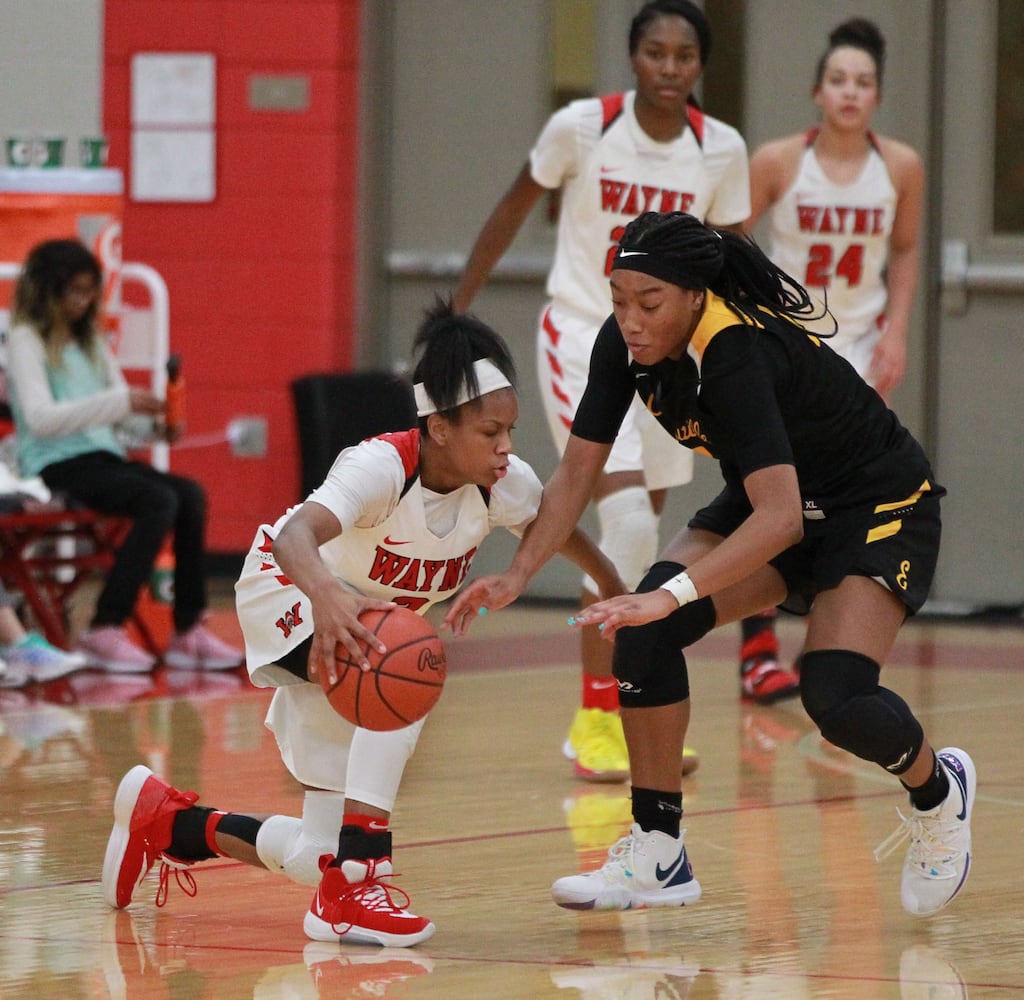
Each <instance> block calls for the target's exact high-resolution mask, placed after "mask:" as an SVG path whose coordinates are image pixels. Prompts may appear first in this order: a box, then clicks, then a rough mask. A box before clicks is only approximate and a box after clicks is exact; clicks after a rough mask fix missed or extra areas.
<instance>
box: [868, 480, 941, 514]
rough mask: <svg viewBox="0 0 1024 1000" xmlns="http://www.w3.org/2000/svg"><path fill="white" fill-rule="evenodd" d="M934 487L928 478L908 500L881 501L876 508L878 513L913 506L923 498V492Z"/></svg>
mask: <svg viewBox="0 0 1024 1000" xmlns="http://www.w3.org/2000/svg"><path fill="white" fill-rule="evenodd" d="M931 488H932V484H931V483H929V482H928V480H927V479H926V480H925V481H924V482H923V483H921V486H920V488H919V489H918V490H917V491H916V492H915V493H911V494H910V496H909V497H907V499H906V500H899V501H897V502H896V503H880V504H879V505H878V506H877V507H876V508H875V513H876V514H884V513H885V512H886V511H887V510H899V509H900V507H912V506H913V505H914V504H915V503H917V501H918V500H920V499H921V495H922V494H923V493H926V492H928V490H930V489H931Z"/></svg>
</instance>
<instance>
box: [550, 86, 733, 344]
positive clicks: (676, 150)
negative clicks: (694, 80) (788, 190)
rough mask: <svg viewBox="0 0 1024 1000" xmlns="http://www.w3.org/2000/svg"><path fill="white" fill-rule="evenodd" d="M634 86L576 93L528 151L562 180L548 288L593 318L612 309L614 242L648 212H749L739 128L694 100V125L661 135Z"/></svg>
mask: <svg viewBox="0 0 1024 1000" xmlns="http://www.w3.org/2000/svg"><path fill="white" fill-rule="evenodd" d="M634 99H635V92H634V91H628V92H626V93H624V94H610V95H607V96H605V97H594V98H587V99H584V100H580V101H573V102H572V103H571V104H568V105H566V107H564V108H562V109H561V110H559V111H557V112H556V113H555V114H554V115H552V116H551V118H550V119H548V122H547V124H546V125H545V126H544V129H543V131H542V132H541V134H540V136H539V138H538V139H537V143H536V145H535V146H534V148H533V150H532V151H531V152H530V171H531V174H532V176H533V179H534V180H535V181H536V182H537V183H538V184H540V185H542V186H543V187H546V188H552V189H554V188H561V189H562V201H561V208H560V217H559V220H558V242H557V246H556V249H555V259H554V263H553V265H552V268H551V272H550V274H549V275H548V285H547V291H548V295H549V296H550V297H551V298H552V299H553V300H554V301H555V302H557V303H558V304H560V305H562V306H564V307H567V308H569V309H571V310H572V311H574V312H576V313H578V314H580V315H582V316H584V317H587V318H589V319H591V320H592V321H593V322H594V324H595V327H596V326H598V325H600V324H601V323H602V322H604V320H605V319H606V318H607V317H608V314H609V313H610V312H611V294H610V292H609V289H608V274H609V272H610V263H611V259H612V256H613V253H614V248H615V245H616V244H617V243H618V240H619V237H620V236H621V235H622V232H623V230H624V228H625V226H626V224H627V223H628V222H631V221H632V220H633V219H635V218H636V217H637V216H638V215H640V214H641V213H642V212H648V211H654V212H673V211H684V212H689V213H690V214H691V215H695V216H696V217H697V218H698V219H701V220H704V221H707V222H708V223H709V224H710V225H714V226H730V225H738V224H739V223H742V222H744V221H746V219H747V217H748V216H749V215H750V179H749V169H748V163H747V147H746V144H745V143H744V141H743V138H742V137H741V136H740V134H739V132H737V131H736V129H734V128H732V127H731V126H729V125H726V124H725V123H724V122H721V121H719V120H718V119H716V118H712V117H711V116H709V115H706V114H704V113H703V112H702V111H700V110H698V109H697V108H693V107H690V108H689V109H688V113H689V127H688V128H687V129H686V130H685V131H684V132H683V133H682V135H680V136H679V137H678V138H677V139H674V140H673V141H671V142H657V141H656V140H654V139H652V138H651V137H650V136H649V135H648V134H647V133H646V132H644V130H643V129H642V128H641V127H640V125H639V123H638V122H637V120H636V116H635V114H634V111H633V105H634Z"/></svg>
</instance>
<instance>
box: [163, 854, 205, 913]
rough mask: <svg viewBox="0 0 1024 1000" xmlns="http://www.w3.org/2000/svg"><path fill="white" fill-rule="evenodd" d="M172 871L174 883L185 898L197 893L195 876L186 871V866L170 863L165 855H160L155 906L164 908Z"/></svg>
mask: <svg viewBox="0 0 1024 1000" xmlns="http://www.w3.org/2000/svg"><path fill="white" fill-rule="evenodd" d="M172 871H173V872H174V881H175V882H177V883H178V888H179V889H181V891H182V892H183V893H185V895H186V896H190V897H193V896H195V894H196V893H197V892H198V891H199V888H198V886H196V880H195V876H194V875H193V874H192V872H190V871H189V870H188V866H187V865H183V864H179V863H178V862H176V861H170V860H168V859H167V857H166V856H165V855H160V882H159V884H158V885H157V889H156V905H157V906H164V905H165V904H166V903H167V891H168V887H169V886H170V883H171V872H172Z"/></svg>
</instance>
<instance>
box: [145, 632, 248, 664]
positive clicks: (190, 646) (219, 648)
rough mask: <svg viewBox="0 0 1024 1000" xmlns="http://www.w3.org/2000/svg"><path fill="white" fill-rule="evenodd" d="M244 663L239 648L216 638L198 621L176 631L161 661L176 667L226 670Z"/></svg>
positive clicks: (243, 657)
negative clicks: (186, 629) (183, 629)
mask: <svg viewBox="0 0 1024 1000" xmlns="http://www.w3.org/2000/svg"><path fill="white" fill-rule="evenodd" d="M244 662H245V655H244V654H243V653H242V651H241V650H240V649H235V647H234V646H229V645H228V644H227V643H226V642H224V640H223V639H218V638H217V636H215V635H214V634H213V633H212V632H211V631H210V630H209V629H208V628H207V627H206V626H205V625H203V624H202V623H200V624H198V625H193V626H192V628H190V629H189V630H188V631H187V632H183V633H182V632H176V633H175V634H174V637H173V638H172V639H171V644H170V646H169V647H168V648H167V652H166V653H165V654H164V663H166V664H167V666H169V667H176V668H177V669H178V670H230V669H231V668H232V667H240V666H241V665H242V664H243V663H244Z"/></svg>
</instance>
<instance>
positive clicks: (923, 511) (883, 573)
mask: <svg viewBox="0 0 1024 1000" xmlns="http://www.w3.org/2000/svg"><path fill="white" fill-rule="evenodd" d="M945 492H946V491H945V490H944V489H943V488H942V487H941V486H935V485H931V486H930V489H929V492H927V493H921V494H916V493H915V494H914V495H913V496H911V497H908V498H894V499H893V500H892V501H890V502H882V503H879V504H877V505H875V506H872V507H858V508H854V509H852V510H845V511H840V512H837V513H830V514H826V516H825V517H823V518H821V519H820V520H805V521H804V537H803V540H802V541H801V542H799V543H798V544H797V545H794V546H792V547H791V548H788V549H786V550H785V551H784V552H780V553H779V555H777V556H776V557H775V558H774V559H771V560H770V563H771V565H772V566H774V567H775V568H776V569H777V570H778V571H779V573H781V574H782V578H783V580H785V582H786V589H787V595H786V599H785V601H783V602H782V603H781V604H780V605H779V607H780V608H782V609H783V610H784V611H789V612H792V613H793V614H796V615H806V614H807V613H808V612H809V611H810V610H811V605H812V604H813V603H814V598H815V596H816V595H817V594H818V593H820V592H821V591H823V590H831V589H832V588H833V587H837V586H839V584H840V583H841V582H842V581H843V579H844V578H846V577H848V576H866V577H870V578H871V579H874V580H878V581H879V582H880V583H882V584H883V585H884V586H886V587H888V588H889V590H891V591H892V592H893V593H894V594H895V595H896V596H897V597H898V598H899V599H900V600H901V601H902V602H903V604H904V605H906V608H907V612H908V614H914V613H915V612H917V611H920V609H921V606H922V605H923V604H924V602H925V599H926V598H927V596H928V591H929V589H930V588H931V585H932V579H933V578H934V576H935V565H936V562H937V561H938V556H939V541H940V539H941V537H942V518H941V516H940V513H939V500H940V498H941V497H942V496H944V495H945ZM751 513H752V511H751V507H750V501H749V500H748V499H747V495H746V493H745V492H744V491H743V490H742V489H736V488H733V487H729V486H727V487H726V488H725V489H724V490H723V491H722V492H721V493H719V494H718V496H717V497H715V499H714V500H712V501H711V503H710V504H708V506H706V507H702V508H701V509H700V510H699V511H697V513H696V514H694V516H693V517H692V518H691V519H690V522H689V527H691V528H695V529H701V530H704V531H712V532H714V533H715V534H716V535H722V536H723V537H726V536H728V535H730V534H732V532H734V531H735V530H736V529H737V528H738V527H739V526H740V524H742V523H743V522H744V521H745V520H746V519H747V518H748V517H749V516H750V514H751Z"/></svg>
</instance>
